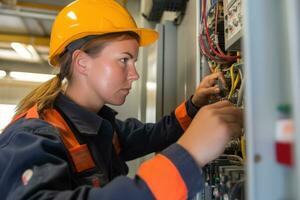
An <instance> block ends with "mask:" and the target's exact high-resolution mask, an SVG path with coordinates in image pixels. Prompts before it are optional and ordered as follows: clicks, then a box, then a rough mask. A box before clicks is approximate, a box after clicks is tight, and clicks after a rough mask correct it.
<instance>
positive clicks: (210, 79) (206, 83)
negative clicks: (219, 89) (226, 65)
mask: <svg viewBox="0 0 300 200" xmlns="http://www.w3.org/2000/svg"><path fill="white" fill-rule="evenodd" d="M219 73H221V72H218V73H213V74H210V75H208V76H206V77H205V78H204V79H203V82H202V86H203V87H211V86H213V85H214V84H215V80H216V79H218V77H219V76H220V75H219Z"/></svg>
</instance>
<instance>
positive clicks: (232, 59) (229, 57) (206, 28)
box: [202, 0, 237, 62]
mask: <svg viewBox="0 0 300 200" xmlns="http://www.w3.org/2000/svg"><path fill="white" fill-rule="evenodd" d="M202 6H203V9H202V10H203V11H204V13H202V15H203V16H202V18H203V24H204V31H205V33H206V39H207V42H208V44H209V47H210V49H211V50H212V52H213V53H214V54H215V55H217V56H218V57H220V58H221V59H224V60H226V61H231V62H232V61H235V60H236V59H237V57H236V56H226V55H221V54H220V52H217V51H216V50H215V48H214V47H213V41H212V39H211V38H210V35H209V32H208V25H207V15H206V0H203V1H202Z"/></svg>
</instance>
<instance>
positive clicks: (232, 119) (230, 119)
mask: <svg viewBox="0 0 300 200" xmlns="http://www.w3.org/2000/svg"><path fill="white" fill-rule="evenodd" d="M218 117H219V119H221V121H222V122H224V123H227V124H228V123H229V124H238V125H240V126H241V127H242V126H243V123H244V122H243V119H242V118H240V117H238V116H237V115H232V114H219V115H218Z"/></svg>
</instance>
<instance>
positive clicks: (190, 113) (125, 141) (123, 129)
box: [117, 98, 198, 161]
mask: <svg viewBox="0 0 300 200" xmlns="http://www.w3.org/2000/svg"><path fill="white" fill-rule="evenodd" d="M197 111H198V109H197V108H196V107H195V106H194V105H193V104H192V101H191V98H190V99H189V100H187V101H185V102H183V103H182V104H180V105H179V106H178V107H177V108H176V109H175V111H173V112H172V113H171V115H168V116H165V117H163V118H162V119H161V120H159V121H158V122H157V123H142V122H141V121H139V120H137V119H134V118H129V119H127V120H126V121H120V120H117V126H118V128H119V141H120V146H121V149H120V150H121V151H120V157H121V158H122V159H123V160H125V161H128V160H132V159H135V158H138V157H141V156H144V155H147V154H149V153H152V152H158V151H161V150H163V149H165V148H166V147H168V146H169V145H171V144H173V143H174V142H176V141H177V140H178V138H179V137H180V136H181V135H182V134H183V132H184V130H186V129H187V127H188V126H189V124H190V123H191V121H192V118H193V117H194V116H195V115H196V113H197Z"/></svg>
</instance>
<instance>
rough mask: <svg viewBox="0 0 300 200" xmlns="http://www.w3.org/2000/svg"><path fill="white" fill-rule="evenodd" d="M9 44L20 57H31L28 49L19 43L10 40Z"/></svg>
mask: <svg viewBox="0 0 300 200" xmlns="http://www.w3.org/2000/svg"><path fill="white" fill-rule="evenodd" d="M10 46H11V47H12V48H13V49H14V50H15V51H16V52H17V53H18V54H19V56H21V57H22V58H25V59H28V60H29V59H32V57H33V56H32V54H31V53H30V51H29V50H28V49H27V48H26V47H25V46H24V45H23V44H21V43H19V42H12V43H11V44H10Z"/></svg>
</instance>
